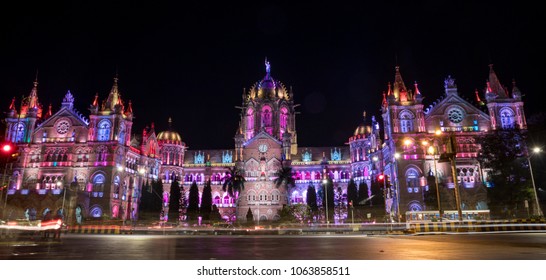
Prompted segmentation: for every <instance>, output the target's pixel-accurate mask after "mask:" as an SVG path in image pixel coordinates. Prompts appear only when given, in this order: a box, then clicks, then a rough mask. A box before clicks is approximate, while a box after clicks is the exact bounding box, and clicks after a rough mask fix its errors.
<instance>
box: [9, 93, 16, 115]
mask: <svg viewBox="0 0 546 280" xmlns="http://www.w3.org/2000/svg"><path fill="white" fill-rule="evenodd" d="M9 110H10V111H15V96H14V97H13V99H12V100H11V104H9Z"/></svg>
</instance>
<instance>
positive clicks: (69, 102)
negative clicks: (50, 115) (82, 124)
mask: <svg viewBox="0 0 546 280" xmlns="http://www.w3.org/2000/svg"><path fill="white" fill-rule="evenodd" d="M61 107H62V108H68V109H69V110H72V108H73V107H74V96H73V95H72V93H70V90H69V91H67V92H66V95H65V96H64V98H63V103H62V105H61Z"/></svg>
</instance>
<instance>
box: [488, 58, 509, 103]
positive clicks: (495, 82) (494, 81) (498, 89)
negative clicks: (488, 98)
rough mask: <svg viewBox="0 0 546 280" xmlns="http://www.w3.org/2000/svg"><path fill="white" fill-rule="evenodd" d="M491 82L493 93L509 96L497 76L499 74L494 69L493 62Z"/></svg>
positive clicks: (490, 65) (490, 74) (491, 65)
mask: <svg viewBox="0 0 546 280" xmlns="http://www.w3.org/2000/svg"><path fill="white" fill-rule="evenodd" d="M489 83H490V88H491V90H492V92H493V93H495V94H496V95H497V96H498V98H507V97H508V96H507V95H506V91H505V89H504V88H503V87H502V85H501V84H500V82H499V78H497V74H495V71H494V70H493V64H489Z"/></svg>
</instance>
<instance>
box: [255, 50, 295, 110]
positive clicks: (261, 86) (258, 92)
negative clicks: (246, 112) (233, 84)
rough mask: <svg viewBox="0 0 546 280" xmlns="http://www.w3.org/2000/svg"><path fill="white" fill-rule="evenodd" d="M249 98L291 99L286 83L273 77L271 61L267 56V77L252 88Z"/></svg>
mask: <svg viewBox="0 0 546 280" xmlns="http://www.w3.org/2000/svg"><path fill="white" fill-rule="evenodd" d="M247 98H249V99H252V100H254V99H276V98H280V99H287V100H288V99H290V95H289V94H288V91H287V90H286V88H285V87H284V85H283V84H282V83H281V82H279V81H276V80H275V79H273V77H271V66H270V64H269V61H267V58H266V60H265V77H264V78H263V79H261V80H260V81H259V82H257V83H256V84H254V86H252V88H250V91H249V92H248V95H247ZM246 100H248V99H246Z"/></svg>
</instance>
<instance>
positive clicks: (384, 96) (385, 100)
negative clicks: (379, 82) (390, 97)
mask: <svg viewBox="0 0 546 280" xmlns="http://www.w3.org/2000/svg"><path fill="white" fill-rule="evenodd" d="M388 105H389V103H387V94H386V93H385V92H384V91H383V100H381V107H383V108H387V106H388Z"/></svg>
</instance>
